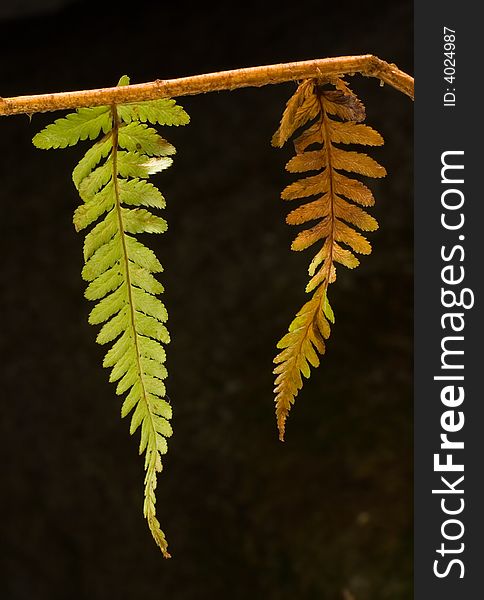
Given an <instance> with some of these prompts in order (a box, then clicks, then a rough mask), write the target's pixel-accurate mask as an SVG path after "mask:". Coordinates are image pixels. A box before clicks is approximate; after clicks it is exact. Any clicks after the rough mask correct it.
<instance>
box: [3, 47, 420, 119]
mask: <svg viewBox="0 0 484 600" xmlns="http://www.w3.org/2000/svg"><path fill="white" fill-rule="evenodd" d="M354 73H361V74H362V75H365V76H368V77H375V78H377V79H379V80H380V81H381V82H383V83H387V84H388V85H391V86H392V87H394V88H395V89H397V90H398V91H400V92H402V93H404V94H406V95H407V96H409V97H410V98H412V99H413V97H414V81H413V77H411V76H410V75H407V73H404V72H403V71H400V69H398V68H397V66H396V65H393V64H389V63H387V62H385V61H384V60H381V59H380V58H377V57H376V56H373V55H372V54H364V55H361V56H341V57H337V58H321V59H316V60H307V61H302V62H293V63H285V64H278V65H268V66H263V67H251V68H244V69H235V70H232V71H220V72H218V73H207V74H205V75H193V76H191V77H181V78H178V79H167V80H160V79H157V80H156V81H151V82H149V83H139V84H135V85H129V86H122V87H112V88H100V89H95V90H83V91H78V92H60V93H55V94H39V95H35V96H17V97H15V98H1V97H0V116H2V115H18V114H28V115H32V114H33V113H36V112H48V111H54V110H66V109H75V108H81V107H88V106H102V105H105V104H106V105H107V104H113V103H114V104H124V103H127V102H141V101H143V100H155V99H158V98H175V97H178V96H189V95H193V94H203V93H206V92H215V91H222V90H234V89H237V88H243V87H261V86H264V85H268V84H275V83H283V82H286V81H295V80H300V79H310V78H318V79H325V78H331V77H335V76H337V75H347V74H354Z"/></svg>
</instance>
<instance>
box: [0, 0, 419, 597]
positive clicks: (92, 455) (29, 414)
mask: <svg viewBox="0 0 484 600" xmlns="http://www.w3.org/2000/svg"><path fill="white" fill-rule="evenodd" d="M52 4H54V3H52ZM58 4H60V2H59V3H58ZM37 8H39V7H38V6H37ZM40 8H42V7H40ZM46 8H47V5H46ZM51 8H52V11H51V12H49V13H47V12H43V11H41V10H38V11H37V12H35V11H34V12H33V13H32V12H31V14H30V15H29V16H26V17H24V18H20V17H17V18H15V14H14V15H10V16H11V17H12V18H11V19H3V20H1V21H0V49H1V53H2V57H3V59H2V61H1V62H0V95H2V96H11V95H17V94H25V93H40V92H46V91H63V90H71V89H83V88H91V87H98V86H106V85H114V84H115V83H116V81H117V80H118V78H119V76H120V75H122V74H124V73H127V74H129V75H130V76H131V78H132V82H133V83H136V82H143V81H149V80H153V79H155V78H170V77H176V76H183V75H190V74H198V73H204V72H210V71H214V70H222V69H227V68H237V67H243V66H255V65H260V64H270V63H275V62H286V61H291V60H303V59H309V58H316V57H325V56H338V55H347V54H362V53H370V52H371V53H374V54H377V55H378V56H379V57H380V58H383V59H386V60H388V61H389V62H395V63H396V64H398V66H399V67H400V68H402V69H404V70H406V71H407V72H410V73H412V71H413V66H412V53H413V29H412V27H413V23H412V21H413V15H412V4H411V3H410V2H408V1H405V2H400V3H398V2H396V3H388V2H374V3H370V4H363V3H360V2H356V1H354V0H348V1H346V2H344V3H343V2H340V3H322V2H315V1H312V2H311V1H301V2H297V3H296V4H294V5H293V6H292V8H289V6H285V5H283V4H279V5H276V4H270V3H261V2H257V3H256V2H252V0H251V1H249V2H244V3H232V4H229V3H226V4H224V5H220V6H219V5H217V4H210V3H203V4H202V3H199V4H198V5H197V6H196V7H190V5H189V4H182V3H170V4H168V3H164V2H163V3H162V2H147V1H146V0H138V1H137V2H135V3H132V4H131V6H130V7H129V8H123V7H122V5H116V4H113V3H107V2H92V1H91V2H90V1H84V2H77V3H76V2H71V3H68V4H66V5H65V6H58V7H57V9H55V7H51ZM0 16H1V15H0ZM350 83H351V84H352V86H353V88H354V89H355V91H356V92H357V93H358V94H359V95H360V97H361V99H362V100H363V101H364V102H365V104H366V106H367V123H368V124H370V125H372V126H373V127H375V128H376V129H378V130H379V131H380V132H381V133H382V134H383V136H384V138H385V140H386V145H385V146H384V147H383V148H378V149H375V150H372V151H371V154H372V156H373V157H374V158H376V159H377V160H379V161H380V162H381V163H382V164H383V165H384V166H385V167H386V168H387V170H388V172H389V175H388V177H387V178H386V179H383V180H377V181H371V182H370V186H371V187H372V189H373V191H374V194H375V197H376V206H375V208H374V209H372V210H371V213H372V214H373V215H374V216H375V217H376V218H377V220H378V221H379V223H380V227H381V229H380V230H379V231H377V232H375V233H371V234H369V239H370V241H371V243H372V245H373V253H372V254H371V255H370V256H368V257H363V258H362V261H361V263H362V264H361V267H359V268H358V269H357V270H355V271H353V272H350V271H347V270H344V269H343V268H340V269H339V272H338V280H337V282H336V284H335V285H334V286H333V289H332V291H331V302H332V305H333V308H334V310H335V313H336V324H335V326H334V328H333V333H332V336H331V339H330V340H329V342H328V347H327V354H326V356H325V357H324V359H323V361H322V364H321V367H320V368H319V369H317V370H316V371H314V372H313V374H312V376H311V379H310V380H309V381H307V382H306V384H305V387H304V389H303V391H302V393H301V394H300V396H299V397H298V399H297V403H296V406H295V408H294V410H293V411H292V413H291V415H290V418H289V421H288V428H287V436H286V440H287V441H286V442H285V443H284V444H281V443H280V442H278V441H277V435H276V428H275V419H274V414H273V413H274V407H273V395H272V387H273V376H272V374H271V371H272V359H273V357H274V355H275V343H276V342H277V340H278V339H279V338H280V337H281V336H282V335H283V334H284V332H285V331H286V329H287V326H288V324H289V322H290V321H291V319H292V318H293V316H294V314H295V312H296V311H297V310H298V309H299V308H300V306H302V304H303V302H304V301H305V300H306V298H305V296H306V295H305V293H304V287H305V284H306V282H307V278H308V276H307V267H308V264H309V262H310V260H311V258H312V255H313V254H314V253H313V252H311V251H310V250H309V251H306V252H304V253H294V252H291V251H290V249H289V248H290V242H291V240H292V238H293V237H294V235H295V233H296V228H294V227H289V226H288V225H286V224H285V222H284V220H285V216H286V214H287V211H288V205H287V204H285V203H283V202H282V201H281V200H280V199H279V194H280V192H281V190H282V188H283V187H284V186H285V185H287V184H288V183H289V182H290V181H292V176H290V175H289V174H287V173H285V172H284V164H285V162H286V161H287V160H288V158H289V157H290V156H291V154H292V149H291V147H290V146H291V145H290V144H289V145H288V147H287V148H285V149H283V150H275V149H273V148H271V146H270V138H271V136H272V134H273V132H274V131H275V129H276V128H277V126H278V122H279V119H280V116H281V114H282V111H283V108H284V105H285V102H286V100H287V99H288V98H289V96H290V95H291V94H292V93H293V91H294V89H295V85H294V84H284V85H279V86H274V87H272V86H268V87H265V88H262V89H246V90H240V91H234V92H225V93H213V94H209V95H206V96H199V97H187V98H182V99H181V100H180V103H181V104H182V105H183V106H184V107H185V108H186V109H187V111H188V112H189V114H190V115H191V118H192V122H191V124H190V125H189V126H188V127H185V128H178V129H176V128H166V129H165V130H164V134H165V135H166V137H167V138H168V139H169V140H170V141H171V142H172V143H174V144H175V145H176V147H177V149H178V154H177V156H176V157H175V163H174V165H173V167H172V168H170V169H169V170H168V171H166V172H165V173H162V174H161V175H159V176H156V178H154V179H153V181H154V182H155V183H156V184H157V185H159V187H160V189H161V190H162V192H163V193H164V194H165V196H166V198H167V203H168V208H167V210H166V211H165V215H164V216H165V217H166V218H167V219H168V222H169V230H168V233H167V234H165V235H163V236H153V237H150V238H147V239H145V242H146V243H147V244H148V245H149V246H150V247H151V248H153V249H154V250H155V252H156V253H157V255H158V256H159V257H160V259H161V261H162V263H163V264H164V266H165V273H164V275H163V278H162V280H163V283H164V284H165V287H166V293H165V298H164V299H165V301H166V304H167V306H168V310H169V315H170V320H169V329H170V332H171V334H172V343H171V344H170V346H169V347H168V369H169V373H170V375H169V379H168V391H169V394H170V397H171V399H172V403H173V406H174V420H173V426H174V436H173V438H172V439H171V440H170V443H169V453H168V455H167V456H166V458H165V469H164V471H163V473H162V475H161V477H160V479H159V486H158V494H157V496H158V504H157V506H158V513H159V517H160V520H161V523H162V526H163V528H164V530H165V532H166V534H167V536H168V539H169V542H170V551H171V552H172V554H173V558H172V560H170V561H164V560H163V559H162V558H161V555H160V553H159V552H158V550H157V548H156V546H155V545H154V543H153V541H152V539H151V536H150V534H149V531H148V529H147V526H146V524H145V522H144V520H143V517H142V491H143V489H142V479H143V461H142V459H141V458H140V457H138V455H137V446H138V440H137V439H133V438H130V436H129V434H128V422H124V421H121V419H120V416H119V412H120V399H119V398H117V397H116V396H115V394H114V388H113V386H112V385H110V384H109V383H108V382H107V378H108V373H107V371H104V370H103V369H102V367H101V362H102V356H103V349H102V348H100V347H98V346H97V345H96V344H95V343H94V339H95V335H96V331H95V329H94V328H92V327H90V326H88V324H87V314H88V312H89V309H90V307H89V305H88V303H87V302H86V301H85V300H84V299H83V290H84V284H83V282H82V281H81V278H80V270H81V266H82V252H81V249H82V242H83V239H82V236H80V235H77V234H76V233H75V232H74V228H73V226H72V213H73V210H74V208H75V207H76V206H77V204H78V202H79V200H78V198H77V196H76V192H75V189H74V187H73V185H72V182H71V178H70V173H71V171H72V168H73V167H74V165H75V164H76V162H77V161H78V160H79V158H80V156H81V154H82V152H83V150H85V149H86V148H87V146H86V145H85V144H84V145H83V146H82V147H81V145H80V146H79V147H77V148H75V149H69V150H64V151H55V152H54V151H52V152H42V151H39V150H36V149H35V148H34V147H33V146H32V144H31V141H30V140H31V137H32V136H33V135H34V134H35V133H36V132H37V131H38V130H39V129H40V128H41V127H43V126H44V125H45V124H46V123H48V122H49V121H50V120H52V118H53V116H52V115H34V117H33V119H32V122H31V123H29V120H28V118H27V117H26V116H18V117H10V118H2V119H0V157H1V158H0V181H1V185H0V197H1V206H2V235H1V236H0V244H1V248H0V256H1V260H0V270H1V277H0V285H1V288H2V289H1V293H0V308H1V315H2V330H3V331H2V336H1V338H2V339H1V344H2V348H1V363H0V364H1V369H2V384H3V407H2V419H1V426H0V444H1V456H2V469H1V472H2V475H1V481H2V494H1V500H0V502H1V504H2V512H1V524H0V528H1V540H2V550H1V552H2V554H3V556H2V559H1V563H2V565H3V567H4V569H5V575H4V576H3V578H2V581H3V583H2V588H3V591H2V598H5V599H6V600H23V599H29V600H34V599H35V600H44V599H49V600H53V599H57V598H60V599H64V598H69V599H75V600H77V599H86V600H87V599H89V600H97V599H108V598H117V599H120V600H123V599H125V598H126V599H128V598H129V599H135V600H137V599H141V598H148V597H149V598H167V599H168V598H169V599H174V600H197V599H202V600H204V599H210V600H216V599H224V600H225V599H231V600H232V599H233V600H239V599H240V600H241V599H244V600H245V599H247V598H250V599H254V600H257V599H267V600H279V599H280V600H285V599H291V600H294V599H297V600H313V599H323V600H326V599H327V600H404V599H405V600H407V599H408V598H410V597H411V589H412V584H411V579H412V412H413V409H412V303H413V281H412V252H413V247H412V245H413V239H412V236H413V209H412V203H413V200H412V166H411V165H412V135H413V133H412V128H413V119H412V111H413V106H412V102H411V100H409V99H408V98H407V97H405V96H403V95H401V94H399V93H398V92H396V91H395V90H393V89H391V88H387V87H384V88H383V89H381V88H380V87H379V85H378V82H377V81H376V80H373V79H372V80H369V79H365V78H363V77H360V76H356V77H354V78H353V79H352V80H351V81H350ZM56 116H58V115H56Z"/></svg>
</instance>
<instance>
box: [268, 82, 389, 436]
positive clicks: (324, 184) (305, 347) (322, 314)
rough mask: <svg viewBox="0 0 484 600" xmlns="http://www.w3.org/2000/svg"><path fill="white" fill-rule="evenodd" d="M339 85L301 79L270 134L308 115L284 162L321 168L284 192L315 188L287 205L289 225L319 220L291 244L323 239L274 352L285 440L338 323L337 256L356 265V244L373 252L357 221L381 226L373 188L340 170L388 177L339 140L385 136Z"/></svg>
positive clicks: (301, 168) (377, 140)
mask: <svg viewBox="0 0 484 600" xmlns="http://www.w3.org/2000/svg"><path fill="white" fill-rule="evenodd" d="M335 85H336V88H337V89H336V90H334V91H326V90H324V89H323V88H322V87H321V86H320V85H319V82H318V81H317V80H311V79H310V80H306V81H304V82H302V83H301V84H300V85H299V87H298V89H297V91H296V93H295V94H294V95H293V96H292V98H291V99H290V100H289V101H288V103H287V106H286V110H285V111H284V114H283V117H282V120H281V125H280V127H279V129H278V130H277V132H276V133H275V134H274V137H273V139H272V143H273V145H274V146H279V147H280V146H282V145H283V144H284V143H285V142H287V140H288V139H289V138H290V137H291V136H292V135H293V134H294V133H295V132H296V130H298V129H299V128H301V127H304V126H305V125H306V124H308V123H311V125H310V126H309V127H308V128H307V129H306V130H304V131H303V132H302V133H300V134H299V136H298V137H297V138H296V140H295V142H294V146H295V150H296V156H294V157H293V158H292V159H291V160H290V161H289V162H288V163H287V165H286V169H287V170H288V171H289V172H290V173H303V172H308V171H309V172H311V171H317V172H318V173H317V174H316V175H310V176H308V177H305V178H303V179H300V180H298V181H296V182H294V183H292V184H290V185H289V186H287V187H286V188H285V189H284V190H283V192H282V195H281V196H282V198H283V199H284V200H289V201H292V200H297V199H301V198H307V197H313V196H317V198H316V199H315V200H312V201H309V202H307V203H306V204H303V205H301V206H300V207H299V208H296V209H294V210H292V211H291V212H290V213H289V215H288V217H287V219H286V220H287V222H288V223H289V224H291V225H302V224H305V223H307V222H310V221H314V220H318V223H317V224H316V225H314V226H313V227H311V228H309V229H306V230H303V231H301V232H300V233H299V234H298V235H297V236H296V238H295V240H294V242H293V243H292V246H291V248H292V249H293V250H297V251H299V250H304V249H306V248H308V247H309V246H311V245H312V244H314V243H315V242H317V241H320V240H322V241H323V244H322V247H321V248H320V250H319V251H318V253H317V254H316V256H315V257H314V258H313V260H312V262H311V264H310V266H309V275H310V277H311V279H310V281H309V283H308V285H307V286H306V291H307V292H312V293H313V296H312V298H311V300H309V301H308V302H307V303H306V304H305V305H304V306H303V307H302V308H301V310H300V311H299V312H298V313H297V315H296V318H295V319H294V320H293V321H292V323H291V324H290V326H289V332H288V333H287V334H286V335H285V336H284V337H283V338H282V339H281V340H280V341H279V343H278V344H277V347H278V348H279V349H280V350H281V352H280V353H279V354H278V355H277V356H276V358H275V359H274V362H275V363H276V367H275V369H274V374H275V375H276V380H275V390H274V391H275V394H276V418H277V425H278V429H279V437H280V439H281V440H283V439H284V432H285V423H286V419H287V415H288V413H289V411H290V408H291V405H292V404H293V403H294V400H295V397H296V396H297V394H298V392H299V391H300V389H301V388H302V385H303V380H302V376H304V377H309V376H310V371H311V368H310V367H311V366H312V367H317V366H319V356H318V354H324V352H325V349H326V346H325V340H326V339H327V338H328V337H329V335H330V324H329V322H332V323H334V315H333V311H332V309H331V306H330V304H329V301H328V294H327V292H328V286H329V285H330V284H331V283H333V282H334V281H335V279H336V268H335V264H336V263H339V264H343V265H345V266H346V267H348V268H350V269H353V268H355V267H356V266H358V264H359V261H358V259H357V258H356V256H355V255H354V254H353V252H357V253H360V254H369V253H370V252H371V246H370V244H369V243H368V241H367V240H366V238H365V237H363V236H362V235H361V234H360V233H358V232H357V231H355V229H354V228H353V227H352V226H356V227H358V228H359V229H361V230H363V231H373V230H374V229H376V228H377V227H378V224H377V222H376V221H375V219H374V218H373V217H371V216H370V215H368V214H367V213H366V211H364V210H363V209H362V208H360V206H364V207H367V206H371V205H372V204H373V203H374V199H373V195H372V193H371V191H370V190H369V189H368V188H367V187H366V186H365V185H364V184H363V183H361V182H360V181H358V180H356V179H352V178H350V177H348V176H347V175H344V174H343V173H341V172H340V171H346V172H351V173H358V174H362V175H365V176H368V177H383V176H384V175H385V174H386V172H385V169H384V168H383V167H382V166H380V165H379V164H378V163H377V162H376V161H374V160H373V159H371V158H370V157H369V156H367V155H366V154H360V153H357V152H353V151H348V150H344V149H342V148H340V147H339V146H338V145H337V144H366V145H380V144H382V143H383V139H382V137H381V136H380V134H378V133H377V132H376V131H375V130H373V129H371V128H370V127H368V126H366V125H362V124H360V123H359V122H360V121H362V120H364V118H365V110H364V106H363V104H362V103H361V102H360V101H359V100H358V98H357V97H356V96H355V95H354V93H353V92H352V91H351V90H350V89H349V88H348V86H347V85H346V84H345V83H344V82H343V81H342V80H340V79H337V80H336V81H335ZM331 115H333V117H337V118H333V117H332V116H331ZM315 146H316V149H314V147H315ZM350 201H352V202H350ZM358 205H360V206H358ZM341 244H345V246H346V248H345V247H343V246H342V245H341Z"/></svg>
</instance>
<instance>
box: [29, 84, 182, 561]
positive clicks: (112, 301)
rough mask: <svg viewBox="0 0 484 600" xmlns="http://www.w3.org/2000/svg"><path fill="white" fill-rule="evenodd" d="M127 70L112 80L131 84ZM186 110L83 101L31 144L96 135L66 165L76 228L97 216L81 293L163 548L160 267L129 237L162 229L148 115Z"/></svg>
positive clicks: (164, 334) (170, 150) (157, 160)
mask: <svg viewBox="0 0 484 600" xmlns="http://www.w3.org/2000/svg"><path fill="white" fill-rule="evenodd" d="M128 84H129V79H128V78H127V77H126V76H124V77H122V78H121V80H120V82H119V84H118V85H128ZM188 121H189V117H188V115H187V114H186V113H185V111H184V110H183V108H181V107H180V106H178V105H177V104H176V103H175V101H174V100H171V99H167V100H155V101H148V102H141V103H138V104H127V105H124V106H116V105H112V106H103V107H97V108H82V109H78V110H77V111H76V112H75V113H72V114H69V115H67V116H66V117H65V118H61V119H57V120H56V121H55V122H54V123H52V124H50V125H48V126H47V127H46V128H45V129H43V130H42V131H41V132H40V133H38V134H37V135H36V136H35V137H34V139H33V143H34V144H35V145H36V146H37V147H38V148H44V149H48V148H65V147H66V146H72V145H74V144H76V143H77V142H78V141H79V140H85V139H91V140H94V139H96V138H98V136H99V135H100V134H101V133H102V134H103V135H102V137H101V138H100V139H99V141H97V142H96V143H95V144H94V145H93V146H92V147H91V148H90V149H89V150H88V151H87V152H86V153H85V155H84V156H83V158H82V159H81V160H80V162H79V164H78V165H77V166H76V167H75V169H74V171H73V181H74V184H75V186H76V188H77V190H78V192H79V195H80V196H81V198H82V200H83V204H81V205H80V206H79V207H78V208H77V209H76V211H75V213H74V226H75V228H76V230H77V231H80V230H82V229H86V228H88V227H89V226H91V225H93V224H94V223H96V222H97V224H96V225H94V227H92V228H91V230H90V231H89V233H88V234H87V235H86V238H85V241H84V260H85V265H84V268H83V270H82V277H83V279H84V280H85V281H87V282H88V286H87V289H86V291H85V296H86V298H87V299H88V300H92V301H94V302H96V305H95V306H94V308H93V309H92V310H91V312H90V315H89V322H90V323H91V324H93V325H102V327H101V329H100V331H99V333H98V336H97V339H96V341H97V342H98V343H99V344H112V345H111V347H110V349H109V350H108V352H107V354H106V356H105V358H104V362H103V365H104V366H105V367H108V368H110V369H111V374H110V378H109V380H110V381H112V382H117V387H116V393H117V394H119V395H121V394H125V393H127V395H126V397H125V400H124V402H123V405H122V409H121V416H122V417H125V416H127V415H128V414H130V413H132V417H131V425H130V433H131V434H133V433H135V431H137V430H138V428H141V439H140V445H139V452H140V454H142V453H143V452H144V453H145V480H144V507H143V512H144V516H145V518H146V519H147V521H148V525H149V528H150V530H151V533H152V534H153V537H154V539H155V541H156V543H157V545H158V546H159V547H160V549H161V551H162V553H163V555H164V556H165V557H169V556H170V555H169V553H168V545H167V541H166V538H165V535H164V533H163V532H162V530H161V528H160V524H159V522H158V520H157V518H156V510H155V502H156V497H155V489H156V481H157V474H158V473H159V472H160V471H161V469H162V464H161V455H162V454H165V453H166V451H167V444H166V438H167V437H169V436H171V434H172V429H171V426H170V423H169V419H170V418H171V415H172V409H171V405H170V404H169V402H168V401H167V400H166V392H165V385H164V382H163V380H164V379H165V378H166V376H167V372H166V368H165V366H164V363H165V350H164V348H163V345H164V344H167V343H168V342H169V341H170V337H169V334H168V331H167V329H166V327H165V324H164V323H165V321H166V320H167V312H166V309H165V307H164V305H163V303H162V302H161V301H160V299H159V298H158V297H157V295H158V294H160V293H161V292H162V291H163V286H162V285H161V283H160V282H159V281H158V280H157V279H156V278H155V276H154V274H156V273H160V272H161V271H162V270H163V269H162V266H161V264H160V262H159V261H158V259H157V258H156V256H155V255H154V253H153V252H152V251H151V250H149V249H148V248H146V247H145V246H144V245H143V244H141V243H140V242H139V241H138V240H137V239H136V238H135V237H134V236H135V235H136V234H138V233H163V232H164V231H166V228H167V224H166V221H165V220H164V219H162V218H161V217H158V216H155V215H153V214H152V213H151V212H150V211H149V210H147V209H149V208H164V206H165V200H164V198H163V196H162V195H161V193H160V192H159V191H158V189H157V188H155V187H154V186H153V185H152V184H151V183H148V181H147V179H148V177H149V176H150V175H151V174H153V173H157V172H159V171H162V170H164V169H166V168H167V167H169V166H170V165H171V163H172V158H171V155H173V154H174V153H175V148H174V147H173V146H172V145H171V144H169V143H168V142H167V141H166V140H164V139H163V138H162V137H161V136H160V135H159V134H158V133H157V132H156V130H155V129H153V128H152V127H149V125H148V124H146V122H149V123H152V124H159V125H185V124H186V123H188Z"/></svg>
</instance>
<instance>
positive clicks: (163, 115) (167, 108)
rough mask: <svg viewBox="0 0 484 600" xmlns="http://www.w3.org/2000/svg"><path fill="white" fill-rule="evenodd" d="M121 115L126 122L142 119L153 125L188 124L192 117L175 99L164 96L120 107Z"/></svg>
mask: <svg viewBox="0 0 484 600" xmlns="http://www.w3.org/2000/svg"><path fill="white" fill-rule="evenodd" d="M119 117H120V119H121V120H122V121H124V122H125V123H131V122H132V121H142V122H143V123H146V122H147V121H148V122H149V123H152V124H153V125H187V124H188V123H189V122H190V117H189V116H188V115H187V113H186V112H185V111H184V110H183V108H182V107H181V106H179V105H177V104H176V103H175V100H171V99H169V98H163V99H161V100H148V101H147V102H139V103H137V104H125V105H123V106H120V107H119Z"/></svg>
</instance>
